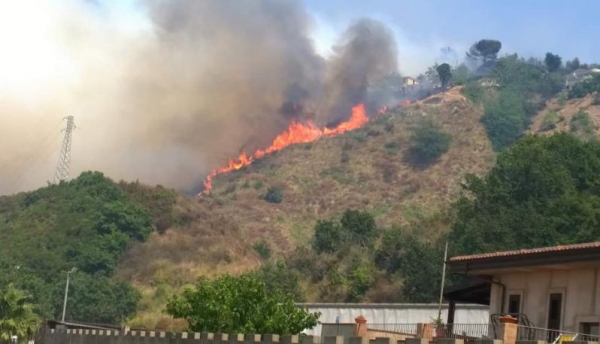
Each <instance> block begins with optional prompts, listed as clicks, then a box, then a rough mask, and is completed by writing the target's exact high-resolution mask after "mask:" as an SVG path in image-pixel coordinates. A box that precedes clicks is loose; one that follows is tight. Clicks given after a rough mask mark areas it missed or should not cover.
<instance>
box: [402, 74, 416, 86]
mask: <svg viewBox="0 0 600 344" xmlns="http://www.w3.org/2000/svg"><path fill="white" fill-rule="evenodd" d="M418 83H419V81H418V80H417V79H415V78H413V77H410V76H405V77H403V78H402V84H403V85H404V86H412V85H417V84H418Z"/></svg>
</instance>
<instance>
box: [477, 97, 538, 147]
mask: <svg viewBox="0 0 600 344" xmlns="http://www.w3.org/2000/svg"><path fill="white" fill-rule="evenodd" d="M482 122H483V125H484V126H485V130H486V132H487V134H488V137H489V138H490V141H491V142H492V146H493V147H494V149H495V150H497V151H500V150H503V149H505V148H507V147H508V146H510V145H511V144H512V143H513V142H515V141H517V140H518V139H519V138H520V137H521V136H522V135H523V130H524V129H525V127H526V123H527V117H526V114H525V109H524V108H523V99H522V96H521V95H520V94H519V93H518V91H517V90H503V91H501V92H500V95H499V96H498V99H494V100H492V99H490V100H488V101H486V102H485V113H484V115H483V118H482Z"/></svg>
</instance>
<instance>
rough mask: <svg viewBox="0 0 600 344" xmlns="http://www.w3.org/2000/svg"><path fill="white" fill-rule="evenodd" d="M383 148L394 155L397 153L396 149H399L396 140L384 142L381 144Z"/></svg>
mask: <svg viewBox="0 0 600 344" xmlns="http://www.w3.org/2000/svg"><path fill="white" fill-rule="evenodd" d="M383 148H385V151H386V152H387V153H388V154H389V155H395V154H396V153H398V149H400V144H399V143H398V142H397V141H390V142H386V143H385V145H383Z"/></svg>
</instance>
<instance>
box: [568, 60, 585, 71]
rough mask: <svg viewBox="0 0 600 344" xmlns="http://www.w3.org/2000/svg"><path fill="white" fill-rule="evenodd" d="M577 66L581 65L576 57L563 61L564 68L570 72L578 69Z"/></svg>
mask: <svg viewBox="0 0 600 344" xmlns="http://www.w3.org/2000/svg"><path fill="white" fill-rule="evenodd" d="M579 67H581V63H580V62H579V59H578V58H577V57H576V58H574V59H573V60H571V61H567V62H566V63H565V68H566V69H567V70H568V71H570V72H572V71H574V70H576V69H579Z"/></svg>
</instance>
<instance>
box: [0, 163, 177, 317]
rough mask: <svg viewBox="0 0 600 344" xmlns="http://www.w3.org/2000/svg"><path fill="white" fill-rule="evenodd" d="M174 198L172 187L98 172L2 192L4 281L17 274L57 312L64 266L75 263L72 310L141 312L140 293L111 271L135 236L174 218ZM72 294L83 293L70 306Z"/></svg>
mask: <svg viewBox="0 0 600 344" xmlns="http://www.w3.org/2000/svg"><path fill="white" fill-rule="evenodd" d="M174 202H175V196H174V193H173V192H172V191H168V190H166V189H164V188H162V187H157V188H149V187H145V186H143V185H140V184H138V183H130V184H128V183H123V182H121V183H119V184H115V183H114V182H113V181H111V180H110V179H108V178H106V177H104V175H102V173H99V172H84V173H82V174H81V175H80V176H79V177H77V178H75V179H73V180H71V181H69V182H61V183H60V184H58V185H49V186H48V187H45V188H41V189H39V190H37V191H33V192H28V193H21V194H18V195H15V196H9V197H0V242H2V243H3V245H1V246H0V285H6V284H7V283H9V282H13V283H14V284H15V286H16V287H18V288H20V289H23V290H25V291H26V292H27V293H28V294H30V295H31V297H32V298H31V302H32V303H33V306H34V309H35V311H36V313H38V314H39V315H40V316H42V317H44V318H50V317H57V316H59V315H60V313H61V312H62V302H61V301H62V294H63V293H64V283H65V271H67V270H70V269H71V268H72V267H77V268H78V269H79V271H78V272H77V274H76V276H74V279H73V283H72V289H71V290H70V292H69V294H70V295H69V306H68V307H67V311H68V313H67V314H68V316H73V317H75V319H76V320H79V321H101V322H108V323H118V322H121V321H123V319H125V318H126V317H129V316H131V315H132V314H133V313H134V312H135V310H136V304H137V300H138V299H139V296H136V295H137V294H136V292H135V291H134V290H133V289H132V287H131V286H129V285H128V284H124V283H116V282H113V281H112V280H111V279H109V277H110V276H111V275H112V274H113V272H114V271H115V269H116V267H117V266H118V264H119V260H120V259H121V257H122V255H123V253H124V252H125V251H126V250H127V249H128V247H129V246H130V245H131V243H132V242H133V241H143V240H145V239H147V238H148V236H149V235H150V233H151V231H152V229H153V228H156V229H159V228H163V229H166V228H168V227H169V226H170V225H171V221H172V218H173V217H172V214H173V210H172V207H173V204H174ZM72 297H73V299H72ZM72 300H79V301H77V302H76V303H73V305H72V306H73V307H71V302H72ZM84 305H85V307H89V310H84V309H81V307H84ZM71 319H73V318H71Z"/></svg>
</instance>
